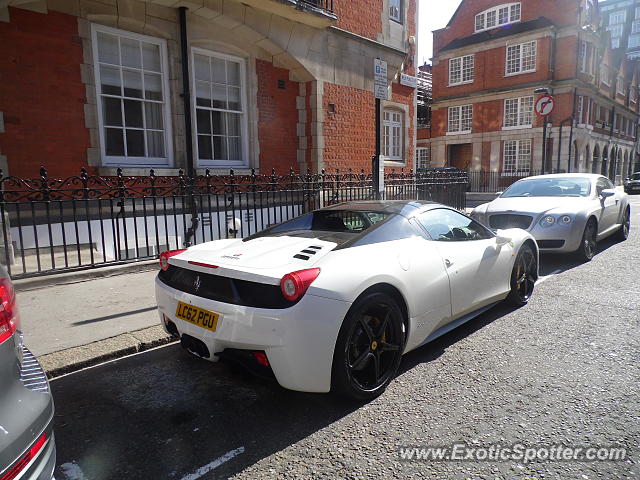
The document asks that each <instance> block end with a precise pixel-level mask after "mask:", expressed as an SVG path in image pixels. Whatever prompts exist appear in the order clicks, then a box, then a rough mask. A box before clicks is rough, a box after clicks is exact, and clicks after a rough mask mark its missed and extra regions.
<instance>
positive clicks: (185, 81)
mask: <svg viewBox="0 0 640 480" xmlns="http://www.w3.org/2000/svg"><path fill="white" fill-rule="evenodd" d="M178 12H179V15H180V53H181V57H182V58H181V61H182V103H183V106H184V135H185V140H186V141H185V147H186V152H185V157H186V158H185V160H186V163H187V175H188V176H189V177H191V178H193V176H194V173H195V172H194V169H193V145H192V136H193V131H192V127H191V90H190V85H191V82H190V80H189V43H188V42H189V41H188V39H187V7H179V8H178Z"/></svg>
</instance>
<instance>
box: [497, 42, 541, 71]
mask: <svg viewBox="0 0 640 480" xmlns="http://www.w3.org/2000/svg"><path fill="white" fill-rule="evenodd" d="M526 46H529V47H530V48H531V51H533V55H532V56H533V68H529V69H526V70H525V69H524V68H523V64H524V58H523V52H524V50H525V47H526ZM516 49H517V52H518V54H517V55H518V58H517V67H518V69H517V70H514V71H511V72H510V71H509V52H510V51H516ZM537 64H538V43H537V41H536V40H532V41H530V42H524V43H518V44H516V45H507V48H506V51H505V62H504V72H505V77H510V76H513V75H522V74H525V73H532V72H535V71H536V68H537Z"/></svg>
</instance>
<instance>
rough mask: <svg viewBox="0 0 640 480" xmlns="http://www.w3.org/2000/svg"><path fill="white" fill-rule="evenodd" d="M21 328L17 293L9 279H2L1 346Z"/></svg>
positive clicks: (0, 281) (0, 300)
mask: <svg viewBox="0 0 640 480" xmlns="http://www.w3.org/2000/svg"><path fill="white" fill-rule="evenodd" d="M19 326H20V317H19V315H18V307H17V305H16V293H15V291H14V290H13V285H11V280H9V279H8V278H0V344H2V343H4V342H5V341H7V340H8V339H9V338H11V335H13V333H14V332H15V331H16V330H17V329H18V327H19Z"/></svg>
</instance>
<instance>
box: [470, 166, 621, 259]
mask: <svg viewBox="0 0 640 480" xmlns="http://www.w3.org/2000/svg"><path fill="white" fill-rule="evenodd" d="M498 195H499V196H498V198H496V199H495V200H493V201H491V202H489V203H485V204H482V205H480V206H478V207H476V208H475V209H474V210H473V212H472V213H471V216H472V217H473V218H475V219H476V220H478V221H479V222H481V223H484V224H485V225H488V226H489V227H491V228H493V229H503V228H513V227H518V228H522V229H524V230H527V231H528V232H529V233H531V235H533V236H534V237H535V239H536V241H537V242H538V247H539V248H540V251H541V252H545V251H546V252H558V253H566V252H576V253H577V255H578V257H579V258H580V259H581V260H583V261H587V262H588V261H589V260H591V259H592V258H593V256H594V255H595V252H596V242H598V241H599V240H602V239H603V238H605V237H608V236H609V235H613V234H615V235H617V236H618V238H619V239H620V240H625V239H626V238H627V236H628V235H629V228H630V210H629V201H628V197H627V194H626V193H623V192H621V191H618V190H616V188H615V186H614V185H613V183H611V181H610V180H609V179H608V178H606V177H603V176H602V175H596V174H586V173H567V174H553V175H538V176H535V177H528V178H524V179H522V180H519V181H517V182H515V183H514V184H513V185H511V186H510V187H509V188H508V189H507V190H505V191H504V192H500V193H499V194H498Z"/></svg>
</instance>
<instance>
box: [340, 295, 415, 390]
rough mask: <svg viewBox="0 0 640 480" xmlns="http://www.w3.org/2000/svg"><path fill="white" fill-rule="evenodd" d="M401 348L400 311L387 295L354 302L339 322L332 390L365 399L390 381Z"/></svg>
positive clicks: (402, 345) (368, 297)
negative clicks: (343, 318) (340, 324)
mask: <svg viewBox="0 0 640 480" xmlns="http://www.w3.org/2000/svg"><path fill="white" fill-rule="evenodd" d="M403 347H404V326H403V322H402V311H401V310H400V308H399V307H398V305H397V304H396V302H395V301H394V300H393V298H391V297H390V296H389V295H387V294H384V293H371V294H369V295H366V296H365V297H363V298H361V299H360V300H358V301H356V303H354V305H353V306H352V307H351V309H350V310H349V313H348V314H347V316H346V318H345V321H344V322H343V324H342V328H341V329H340V333H339V334H338V340H337V342H336V348H335V351H334V355H333V371H332V377H331V378H332V390H333V391H335V392H337V393H339V394H342V395H345V396H347V397H350V398H353V399H356V400H358V401H368V400H372V399H373V398H375V397H377V396H378V395H380V394H381V393H382V392H384V390H385V389H386V388H387V385H389V383H390V382H391V380H393V378H394V377H395V375H396V372H397V371H398V366H399V365H400V359H401V357H402V350H403Z"/></svg>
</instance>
